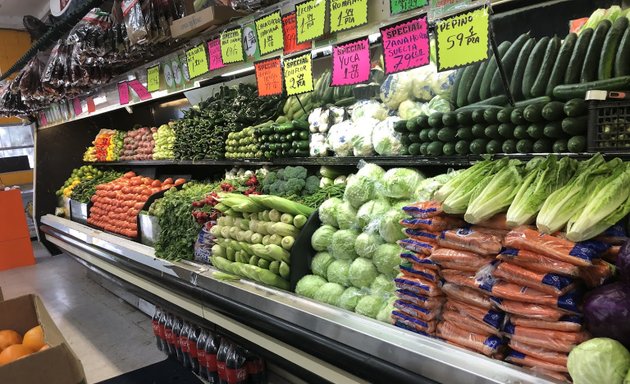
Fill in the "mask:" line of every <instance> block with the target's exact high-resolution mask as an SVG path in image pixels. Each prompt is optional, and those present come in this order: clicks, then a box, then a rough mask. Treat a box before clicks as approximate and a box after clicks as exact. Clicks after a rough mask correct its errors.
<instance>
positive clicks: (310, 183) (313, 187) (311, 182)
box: [304, 175, 319, 195]
mask: <svg viewBox="0 0 630 384" xmlns="http://www.w3.org/2000/svg"><path fill="white" fill-rule="evenodd" d="M318 189H319V177H317V176H313V175H311V176H309V177H307V178H306V185H305V186H304V192H305V193H306V194H307V195H312V194H313V193H315V192H317V190H318Z"/></svg>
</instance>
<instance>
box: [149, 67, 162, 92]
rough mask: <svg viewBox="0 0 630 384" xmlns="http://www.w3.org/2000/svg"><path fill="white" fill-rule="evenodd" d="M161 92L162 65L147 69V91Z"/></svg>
mask: <svg viewBox="0 0 630 384" xmlns="http://www.w3.org/2000/svg"><path fill="white" fill-rule="evenodd" d="M159 90H160V65H159V64H158V65H154V66H153V67H149V68H147V91H149V92H155V91H159Z"/></svg>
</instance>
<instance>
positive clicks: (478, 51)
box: [435, 7, 489, 71]
mask: <svg viewBox="0 0 630 384" xmlns="http://www.w3.org/2000/svg"><path fill="white" fill-rule="evenodd" d="M488 22H489V18H488V8H486V7H482V8H479V9H475V10H473V11H469V12H464V13H460V14H458V15H454V16H450V17H447V18H445V19H442V20H437V21H436V22H435V33H436V35H437V37H436V42H437V67H438V71H445V70H447V69H454V68H459V67H462V66H465V65H468V64H472V63H476V62H478V61H483V60H486V59H487V58H488Z"/></svg>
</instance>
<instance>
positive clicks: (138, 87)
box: [129, 79, 151, 100]
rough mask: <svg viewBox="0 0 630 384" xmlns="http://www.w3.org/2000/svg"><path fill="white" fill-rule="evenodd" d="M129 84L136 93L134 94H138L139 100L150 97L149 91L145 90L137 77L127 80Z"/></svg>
mask: <svg viewBox="0 0 630 384" xmlns="http://www.w3.org/2000/svg"><path fill="white" fill-rule="evenodd" d="M129 86H130V87H131V89H132V90H133V91H134V92H135V93H136V95H138V97H139V98H140V100H149V99H151V94H150V93H149V91H147V89H146V88H145V86H144V85H142V83H141V82H140V81H139V80H138V79H134V80H131V81H130V82H129Z"/></svg>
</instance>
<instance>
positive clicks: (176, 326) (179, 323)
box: [173, 317, 184, 364]
mask: <svg viewBox="0 0 630 384" xmlns="http://www.w3.org/2000/svg"><path fill="white" fill-rule="evenodd" d="M183 327H184V320H182V319H181V318H179V317H175V321H174V323H173V345H174V346H175V355H176V356H177V360H178V361H179V362H180V363H182V364H183V363H184V352H183V351H182V348H181V345H180V344H179V337H180V336H181V334H182V328H183Z"/></svg>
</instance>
